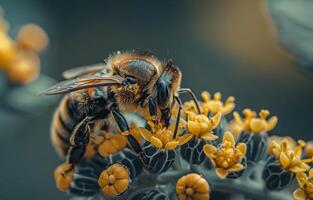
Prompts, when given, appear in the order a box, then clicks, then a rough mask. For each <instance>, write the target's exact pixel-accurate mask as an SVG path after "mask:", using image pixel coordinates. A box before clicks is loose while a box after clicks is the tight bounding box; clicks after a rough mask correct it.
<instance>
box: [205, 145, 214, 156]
mask: <svg viewBox="0 0 313 200" xmlns="http://www.w3.org/2000/svg"><path fill="white" fill-rule="evenodd" d="M203 151H204V153H205V155H206V156H207V157H209V158H210V157H211V155H212V154H215V153H216V152H217V148H216V147H215V146H213V145H211V144H206V145H204V146H203Z"/></svg>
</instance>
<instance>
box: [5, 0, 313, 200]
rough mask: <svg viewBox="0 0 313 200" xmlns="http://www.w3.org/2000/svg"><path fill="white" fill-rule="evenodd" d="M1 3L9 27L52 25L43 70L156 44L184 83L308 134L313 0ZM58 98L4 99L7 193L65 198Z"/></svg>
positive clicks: (57, 70)
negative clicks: (15, 105)
mask: <svg viewBox="0 0 313 200" xmlns="http://www.w3.org/2000/svg"><path fill="white" fill-rule="evenodd" d="M0 6H1V7H2V8H3V10H4V13H5V15H4V16H5V19H6V20H7V21H8V22H9V23H10V29H9V34H10V36H11V37H13V38H15V36H16V35H17V32H18V29H19V28H20V27H21V26H22V25H24V24H25V23H30V22H31V23H35V24H38V25H40V26H41V27H42V28H43V29H44V30H45V31H46V33H47V35H48V37H49V45H48V47H47V48H46V49H45V51H44V52H43V53H42V54H41V72H42V73H43V74H45V75H48V76H49V77H52V78H53V79H55V80H57V81H59V80H61V79H62V77H61V73H62V71H64V70H65V69H68V68H71V67H75V66H79V65H86V64H91V63H97V62H101V61H102V60H103V59H104V58H106V57H107V56H108V55H109V54H110V53H112V52H114V51H117V50H129V49H143V50H150V51H152V52H153V53H155V54H156V55H157V56H159V57H161V58H167V57H170V58H172V59H173V60H174V62H175V63H176V64H178V65H179V66H180V68H181V70H182V72H183V83H182V85H183V87H190V88H192V89H193V91H194V92H195V93H196V94H200V93H201V91H203V90H208V91H210V92H211V93H213V92H216V91H221V92H222V94H223V96H224V97H227V96H230V95H233V96H235V97H236V105H237V106H236V110H239V111H241V110H242V109H243V108H246V107H250V108H252V109H254V110H257V111H259V109H261V108H268V109H269V110H270V111H271V113H272V114H273V115H277V116H278V117H279V122H278V126H277V128H276V129H275V130H274V131H272V133H273V134H277V135H291V136H293V137H294V138H296V139H300V138H302V139H305V140H311V139H312V134H313V127H312V125H311V124H310V123H312V122H313V117H312V112H313V106H312V103H313V74H312V71H313V70H312V69H313V68H312V66H313V65H312V63H313V62H312V55H313V50H312V48H313V36H312V34H313V25H312V17H313V16H312V12H310V10H311V11H312V9H313V1H311V0H299V1H292V0H281V1H280V0H268V1H265V0H254V1H251V0H207V1H197V2H195V1H165V0H162V1H161V0H159V1H136V0H134V1H123V2H122V1H113V0H112V1H100V0H98V1H83V0H75V1H74V0H68V1H60V0H54V1H44V0H0ZM310 6H311V7H310ZM0 45H1V44H0ZM1 80H2V79H1ZM1 84H5V82H1ZM5 96H6V93H1V97H0V98H1V99H3V98H5ZM56 106H57V105H56V104H52V105H51V104H50V106H47V107H45V108H40V112H36V113H32V114H30V113H22V112H13V111H10V110H7V109H6V107H5V106H2V107H1V108H0V113H1V115H0V117H1V118H0V121H1V122H0V156H1V158H2V159H1V162H0V171H1V172H2V173H1V174H0V199H1V200H9V199H10V200H12V199H32V200H37V199H47V200H48V199H67V197H66V195H65V194H64V193H61V192H59V191H58V190H57V189H56V187H55V185H54V179H53V171H54V169H55V167H56V166H57V165H58V164H59V163H60V162H61V160H60V159H59V158H58V157H57V154H56V153H55V151H54V149H53V148H52V145H51V144H50V136H49V128H50V121H51V117H52V114H53V110H54V108H55V107H56Z"/></svg>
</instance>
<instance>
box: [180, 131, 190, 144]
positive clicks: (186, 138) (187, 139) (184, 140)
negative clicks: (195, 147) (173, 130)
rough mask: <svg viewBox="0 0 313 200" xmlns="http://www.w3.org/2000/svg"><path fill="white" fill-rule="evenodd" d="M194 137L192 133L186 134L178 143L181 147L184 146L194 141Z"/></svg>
mask: <svg viewBox="0 0 313 200" xmlns="http://www.w3.org/2000/svg"><path fill="white" fill-rule="evenodd" d="M192 137H193V135H192V134H190V133H188V134H185V135H183V136H180V137H179V138H178V143H179V145H183V144H185V143H187V142H189V141H190V140H191V139H192Z"/></svg>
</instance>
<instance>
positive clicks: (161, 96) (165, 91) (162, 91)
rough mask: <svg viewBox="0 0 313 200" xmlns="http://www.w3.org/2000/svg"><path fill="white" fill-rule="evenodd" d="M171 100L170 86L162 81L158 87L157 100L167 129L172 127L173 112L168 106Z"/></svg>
mask: <svg viewBox="0 0 313 200" xmlns="http://www.w3.org/2000/svg"><path fill="white" fill-rule="evenodd" d="M169 98H170V96H169V88H168V84H166V83H165V81H161V80H160V81H159V83H158V86H157V100H158V105H159V106H160V110H161V114H162V119H163V120H164V123H165V126H166V127H168V126H169V125H170V119H171V110H170V108H169V106H168V102H169Z"/></svg>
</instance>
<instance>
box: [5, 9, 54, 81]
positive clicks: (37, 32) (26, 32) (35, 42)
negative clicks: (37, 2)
mask: <svg viewBox="0 0 313 200" xmlns="http://www.w3.org/2000/svg"><path fill="white" fill-rule="evenodd" d="M8 29H9V26H8V23H7V22H6V21H5V20H4V19H3V18H2V16H1V14H0V69H1V70H2V71H4V72H5V74H6V75H7V77H8V79H9V80H10V81H11V82H13V83H16V84H25V83H28V82H30V81H32V80H34V79H36V78H37V76H38V75H39V71H40V60H39V56H38V53H40V52H41V51H42V50H43V49H44V48H45V47H46V46H47V43H48V37H47V35H46V33H45V32H44V31H43V30H42V28H40V27H39V26H37V25H34V24H27V25H25V26H23V27H22V28H21V29H20V30H19V32H18V36H17V38H16V41H14V40H13V39H12V38H11V37H10V36H9V35H8Z"/></svg>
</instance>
